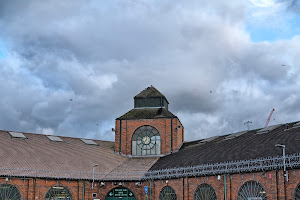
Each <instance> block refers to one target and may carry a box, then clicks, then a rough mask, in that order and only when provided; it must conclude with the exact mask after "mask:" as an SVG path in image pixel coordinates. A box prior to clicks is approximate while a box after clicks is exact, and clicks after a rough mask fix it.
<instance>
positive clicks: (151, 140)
mask: <svg viewBox="0 0 300 200" xmlns="http://www.w3.org/2000/svg"><path fill="white" fill-rule="evenodd" d="M160 146H161V145H160V135H159V132H158V131H157V130H156V129H155V128H154V127H152V126H141V127H139V128H138V129H136V130H135V131H134V133H133V135H132V155H134V156H146V155H160Z"/></svg>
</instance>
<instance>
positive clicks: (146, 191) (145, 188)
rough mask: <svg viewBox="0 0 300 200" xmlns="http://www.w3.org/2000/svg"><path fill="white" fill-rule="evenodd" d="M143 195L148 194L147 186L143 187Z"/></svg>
mask: <svg viewBox="0 0 300 200" xmlns="http://www.w3.org/2000/svg"><path fill="white" fill-rule="evenodd" d="M144 190H145V194H148V190H149V186H144Z"/></svg>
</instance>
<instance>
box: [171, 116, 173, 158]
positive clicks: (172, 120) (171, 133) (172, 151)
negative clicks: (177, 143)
mask: <svg viewBox="0 0 300 200" xmlns="http://www.w3.org/2000/svg"><path fill="white" fill-rule="evenodd" d="M171 153H173V118H171Z"/></svg>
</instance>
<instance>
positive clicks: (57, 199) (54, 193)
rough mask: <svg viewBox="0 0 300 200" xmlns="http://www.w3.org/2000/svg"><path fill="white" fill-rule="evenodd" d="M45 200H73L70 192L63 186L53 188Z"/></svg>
mask: <svg viewBox="0 0 300 200" xmlns="http://www.w3.org/2000/svg"><path fill="white" fill-rule="evenodd" d="M45 200H72V196H71V193H70V192H69V190H68V189H67V188H65V187H62V186H53V187H52V188H51V189H50V190H49V191H48V192H47V194H46V197H45Z"/></svg>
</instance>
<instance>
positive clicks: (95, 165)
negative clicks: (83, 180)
mask: <svg viewBox="0 0 300 200" xmlns="http://www.w3.org/2000/svg"><path fill="white" fill-rule="evenodd" d="M97 166H98V164H94V165H93V182H92V189H94V181H95V167H97Z"/></svg>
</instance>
